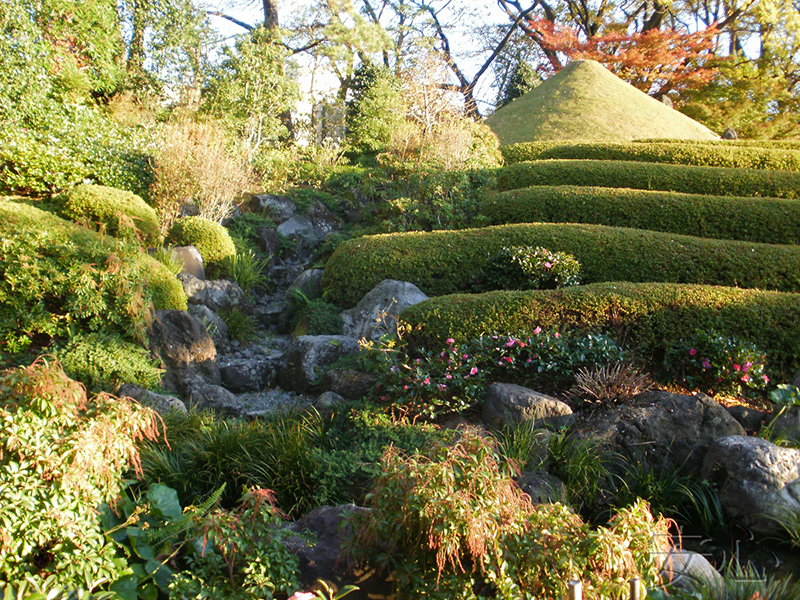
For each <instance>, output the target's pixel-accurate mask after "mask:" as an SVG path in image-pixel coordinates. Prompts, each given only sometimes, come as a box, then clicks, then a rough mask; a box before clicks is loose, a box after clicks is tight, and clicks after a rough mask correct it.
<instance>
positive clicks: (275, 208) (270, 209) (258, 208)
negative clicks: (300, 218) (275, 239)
mask: <svg viewBox="0 0 800 600" xmlns="http://www.w3.org/2000/svg"><path fill="white" fill-rule="evenodd" d="M250 210H252V211H253V212H256V213H259V214H263V215H266V216H267V217H269V218H270V219H272V220H273V221H274V222H275V223H277V224H281V223H283V222H284V221H288V220H289V219H291V218H292V217H293V216H294V215H295V213H296V212H297V206H295V203H294V201H293V200H292V199H291V198H288V197H287V196H275V195H272V194H256V195H254V196H253V198H252V199H251V200H250Z"/></svg>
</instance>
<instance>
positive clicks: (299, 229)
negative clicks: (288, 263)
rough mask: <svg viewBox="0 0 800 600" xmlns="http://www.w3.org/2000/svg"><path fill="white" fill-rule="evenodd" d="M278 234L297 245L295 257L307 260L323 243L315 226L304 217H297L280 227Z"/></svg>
mask: <svg viewBox="0 0 800 600" xmlns="http://www.w3.org/2000/svg"><path fill="white" fill-rule="evenodd" d="M278 233H280V234H281V235H283V236H286V237H287V238H289V239H290V240H292V241H293V242H294V243H295V244H296V245H295V249H294V255H295V256H296V257H298V258H305V257H308V256H309V255H310V254H311V251H312V250H313V249H314V248H315V247H316V246H317V245H318V244H319V243H320V242H321V241H322V236H321V235H320V234H319V232H318V231H317V230H316V229H315V228H314V224H313V223H312V222H311V221H309V220H308V219H307V218H305V217H304V216H302V215H295V216H293V217H292V218H291V219H289V220H288V221H286V222H284V223H281V224H280V225H279V226H278Z"/></svg>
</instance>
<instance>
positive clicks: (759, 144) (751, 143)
mask: <svg viewBox="0 0 800 600" xmlns="http://www.w3.org/2000/svg"><path fill="white" fill-rule="evenodd" d="M631 141H632V142H633V143H634V144H639V143H641V144H649V143H653V142H679V143H681V144H700V145H705V146H744V147H750V148H786V149H788V150H800V141H797V140H675V139H666V138H649V139H648V138H643V139H638V140H631Z"/></svg>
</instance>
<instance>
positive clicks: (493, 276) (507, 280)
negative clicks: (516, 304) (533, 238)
mask: <svg viewBox="0 0 800 600" xmlns="http://www.w3.org/2000/svg"><path fill="white" fill-rule="evenodd" d="M580 270H581V265H580V263H579V262H578V261H577V260H576V259H575V257H574V256H572V255H571V254H566V253H564V252H551V251H550V250H547V249H546V248H541V247H539V246H537V247H535V248H534V247H532V246H506V247H503V248H502V249H501V250H500V251H499V252H498V253H497V254H494V255H490V256H489V257H488V258H487V261H486V264H485V265H484V266H483V268H481V270H480V272H479V273H478V275H477V276H476V277H475V280H474V281H473V289H474V290H475V291H477V292H486V291H490V290H538V289H542V290H548V289H556V288H561V287H566V286H570V285H577V284H578V283H580V277H579V274H580Z"/></svg>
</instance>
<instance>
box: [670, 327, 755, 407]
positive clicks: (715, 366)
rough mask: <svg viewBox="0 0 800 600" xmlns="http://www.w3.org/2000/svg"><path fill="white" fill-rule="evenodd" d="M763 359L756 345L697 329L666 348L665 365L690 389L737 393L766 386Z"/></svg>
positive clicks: (712, 392) (716, 392)
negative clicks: (691, 334) (690, 335)
mask: <svg viewBox="0 0 800 600" xmlns="http://www.w3.org/2000/svg"><path fill="white" fill-rule="evenodd" d="M765 359H766V356H765V355H764V353H763V352H760V351H759V349H758V348H757V347H756V345H755V344H752V343H749V342H744V341H742V340H738V339H736V338H730V337H725V336H722V335H719V334H717V333H715V332H713V331H698V332H696V333H695V334H694V335H693V336H692V337H689V338H686V339H681V340H680V341H679V342H678V343H677V344H675V345H674V346H673V347H672V348H671V349H670V350H668V352H667V355H666V358H665V363H664V365H665V369H666V372H667V373H668V374H670V375H672V376H673V377H676V378H677V380H678V381H680V382H682V383H683V384H685V385H686V386H687V387H688V388H690V389H698V390H701V391H703V392H706V393H710V394H718V393H723V394H724V393H732V394H739V393H742V391H744V390H748V391H749V390H763V389H764V388H765V387H766V386H767V384H768V383H769V377H768V376H767V374H766V372H765V371H766V365H765V362H764V361H765Z"/></svg>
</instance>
